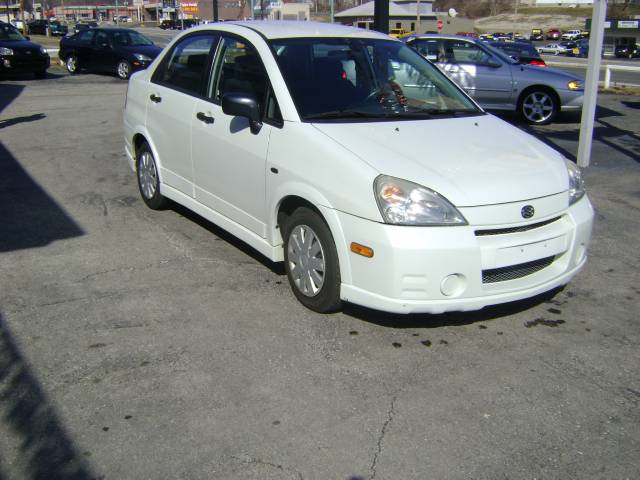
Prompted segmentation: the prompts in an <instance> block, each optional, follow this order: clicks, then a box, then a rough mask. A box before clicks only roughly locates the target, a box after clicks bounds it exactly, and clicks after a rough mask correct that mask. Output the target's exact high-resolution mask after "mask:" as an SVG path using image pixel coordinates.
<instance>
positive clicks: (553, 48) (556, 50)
mask: <svg viewBox="0 0 640 480" xmlns="http://www.w3.org/2000/svg"><path fill="white" fill-rule="evenodd" d="M536 49H537V50H538V53H542V54H548V53H551V54H553V55H562V54H565V53H566V52H567V47H566V44H565V45H561V44H559V43H549V44H547V45H540V46H539V47H536Z"/></svg>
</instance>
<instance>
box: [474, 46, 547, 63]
mask: <svg viewBox="0 0 640 480" xmlns="http://www.w3.org/2000/svg"><path fill="white" fill-rule="evenodd" d="M487 43H488V44H489V45H491V46H492V47H494V48H498V49H500V50H502V51H503V52H504V53H506V54H507V55H509V56H510V57H511V58H513V59H514V60H515V61H516V62H518V63H519V64H520V65H534V66H536V67H546V66H547V64H546V63H545V62H544V60H543V59H542V58H541V57H540V54H539V53H538V51H537V50H536V49H535V47H534V46H533V45H531V44H530V43H528V42H487Z"/></svg>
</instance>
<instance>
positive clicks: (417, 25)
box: [415, 0, 422, 33]
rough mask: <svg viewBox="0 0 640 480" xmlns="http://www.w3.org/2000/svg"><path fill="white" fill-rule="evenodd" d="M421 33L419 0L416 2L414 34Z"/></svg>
mask: <svg viewBox="0 0 640 480" xmlns="http://www.w3.org/2000/svg"><path fill="white" fill-rule="evenodd" d="M421 31H422V27H421V26H420V0H418V1H417V2H416V31H415V33H420V32H421Z"/></svg>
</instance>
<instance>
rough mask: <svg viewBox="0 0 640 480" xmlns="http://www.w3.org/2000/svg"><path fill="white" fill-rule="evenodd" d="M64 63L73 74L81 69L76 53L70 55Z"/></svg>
mask: <svg viewBox="0 0 640 480" xmlns="http://www.w3.org/2000/svg"><path fill="white" fill-rule="evenodd" d="M64 63H65V66H66V67H67V72H69V73H70V74H71V75H75V74H76V73H78V72H79V71H80V66H79V65H78V57H76V56H75V55H69V56H68V57H67V59H66V60H65V62H64Z"/></svg>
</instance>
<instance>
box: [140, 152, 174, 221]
mask: <svg viewBox="0 0 640 480" xmlns="http://www.w3.org/2000/svg"><path fill="white" fill-rule="evenodd" d="M136 176H137V177H138V190H140V196H142V200H144V203H146V204H147V206H148V207H149V208H150V209H152V210H162V209H163V208H165V207H166V206H167V203H168V202H167V199H166V198H165V197H163V196H162V194H161V193H160V175H158V166H157V165H156V159H155V158H154V157H153V152H151V148H150V147H149V144H148V143H146V142H145V143H144V144H143V145H142V146H141V147H140V149H139V150H138V156H137V158H136Z"/></svg>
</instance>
